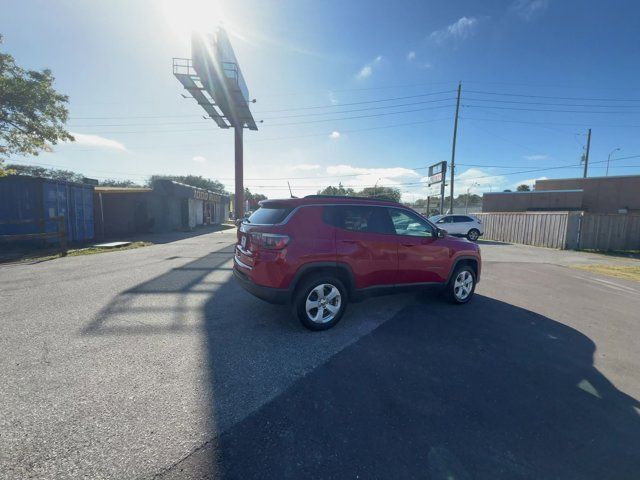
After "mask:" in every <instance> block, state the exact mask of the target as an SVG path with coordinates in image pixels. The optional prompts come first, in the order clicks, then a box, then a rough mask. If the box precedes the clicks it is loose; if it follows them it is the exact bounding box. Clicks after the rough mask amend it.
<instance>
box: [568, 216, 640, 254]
mask: <svg viewBox="0 0 640 480" xmlns="http://www.w3.org/2000/svg"><path fill="white" fill-rule="evenodd" d="M577 248H582V249H584V248H588V249H594V250H640V215H621V214H593V215H592V214H585V215H584V216H583V217H582V226H581V228H580V238H579V239H578V247H577Z"/></svg>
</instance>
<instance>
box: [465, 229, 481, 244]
mask: <svg viewBox="0 0 640 480" xmlns="http://www.w3.org/2000/svg"><path fill="white" fill-rule="evenodd" d="M479 237H480V231H479V230H478V229H477V228H472V229H471V230H469V232H467V239H468V240H469V241H471V242H477V241H478V238H479Z"/></svg>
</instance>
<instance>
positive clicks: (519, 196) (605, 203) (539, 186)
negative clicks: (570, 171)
mask: <svg viewBox="0 0 640 480" xmlns="http://www.w3.org/2000/svg"><path fill="white" fill-rule="evenodd" d="M549 210H555V211H560V210H564V211H567V210H582V211H585V212H589V213H640V175H626V176H616V177H590V178H558V179H550V180H537V181H536V185H535V188H534V190H533V191H531V192H500V193H485V194H484V195H483V197H482V211H483V212H526V211H549Z"/></svg>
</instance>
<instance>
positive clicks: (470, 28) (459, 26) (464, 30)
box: [429, 17, 479, 45]
mask: <svg viewBox="0 0 640 480" xmlns="http://www.w3.org/2000/svg"><path fill="white" fill-rule="evenodd" d="M478 23H479V19H478V18H477V17H460V18H459V19H458V20H456V21H455V22H453V23H452V24H451V25H448V26H446V27H444V28H441V29H440V30H435V31H433V32H431V35H429V38H430V39H431V40H433V41H434V42H435V43H437V44H438V45H441V44H443V43H445V42H447V41H450V40H451V41H455V40H465V39H466V38H468V37H470V36H471V35H473V34H474V33H475V30H476V28H477V27H478Z"/></svg>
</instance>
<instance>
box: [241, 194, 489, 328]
mask: <svg viewBox="0 0 640 480" xmlns="http://www.w3.org/2000/svg"><path fill="white" fill-rule="evenodd" d="M480 269H481V260H480V249H479V247H478V246H477V245H475V244H473V243H470V242H467V241H465V240H460V239H457V238H454V237H451V236H448V235H447V234H446V232H445V231H444V230H441V229H438V228H436V226H435V225H433V224H432V223H431V222H429V221H428V220H427V219H425V218H423V217H421V216H420V215H419V214H418V213H416V212H415V211H413V210H411V209H410V208H407V207H405V206H404V205H401V204H399V203H395V202H390V201H383V200H373V199H365V198H352V197H331V196H323V195H311V196H309V197H305V198H295V199H285V200H265V201H263V202H261V204H260V208H259V209H258V210H256V212H255V213H254V214H253V215H251V217H250V218H249V219H248V220H245V221H244V222H242V225H241V226H240V228H239V230H238V243H237V245H236V250H235V256H234V275H235V277H236V278H237V279H238V281H239V283H240V285H241V286H242V287H244V288H245V289H246V290H248V291H249V292H250V293H252V294H253V295H255V296H257V297H259V298H262V299H263V300H266V301H269V302H272V303H290V304H292V305H293V306H294V312H295V314H296V316H297V317H298V319H299V320H300V322H301V323H302V324H303V325H304V326H305V327H307V328H309V329H310V330H324V329H327V328H330V327H332V326H333V325H335V324H336V323H337V322H338V321H339V320H340V317H342V314H343V313H344V310H345V307H346V305H347V302H348V301H349V300H350V299H353V298H357V297H358V296H361V295H365V296H366V295H368V294H371V293H372V292H374V291H385V290H386V291H388V290H389V289H391V288H396V287H398V288H400V289H406V288H407V287H416V288H423V287H424V286H425V285H436V286H439V287H440V288H443V289H444V292H445V293H446V294H447V296H448V297H449V299H450V300H451V301H452V302H453V303H456V304H463V303H466V302H468V301H469V299H470V298H471V297H472V295H473V292H474V289H475V285H476V283H477V282H478V281H479V280H480Z"/></svg>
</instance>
